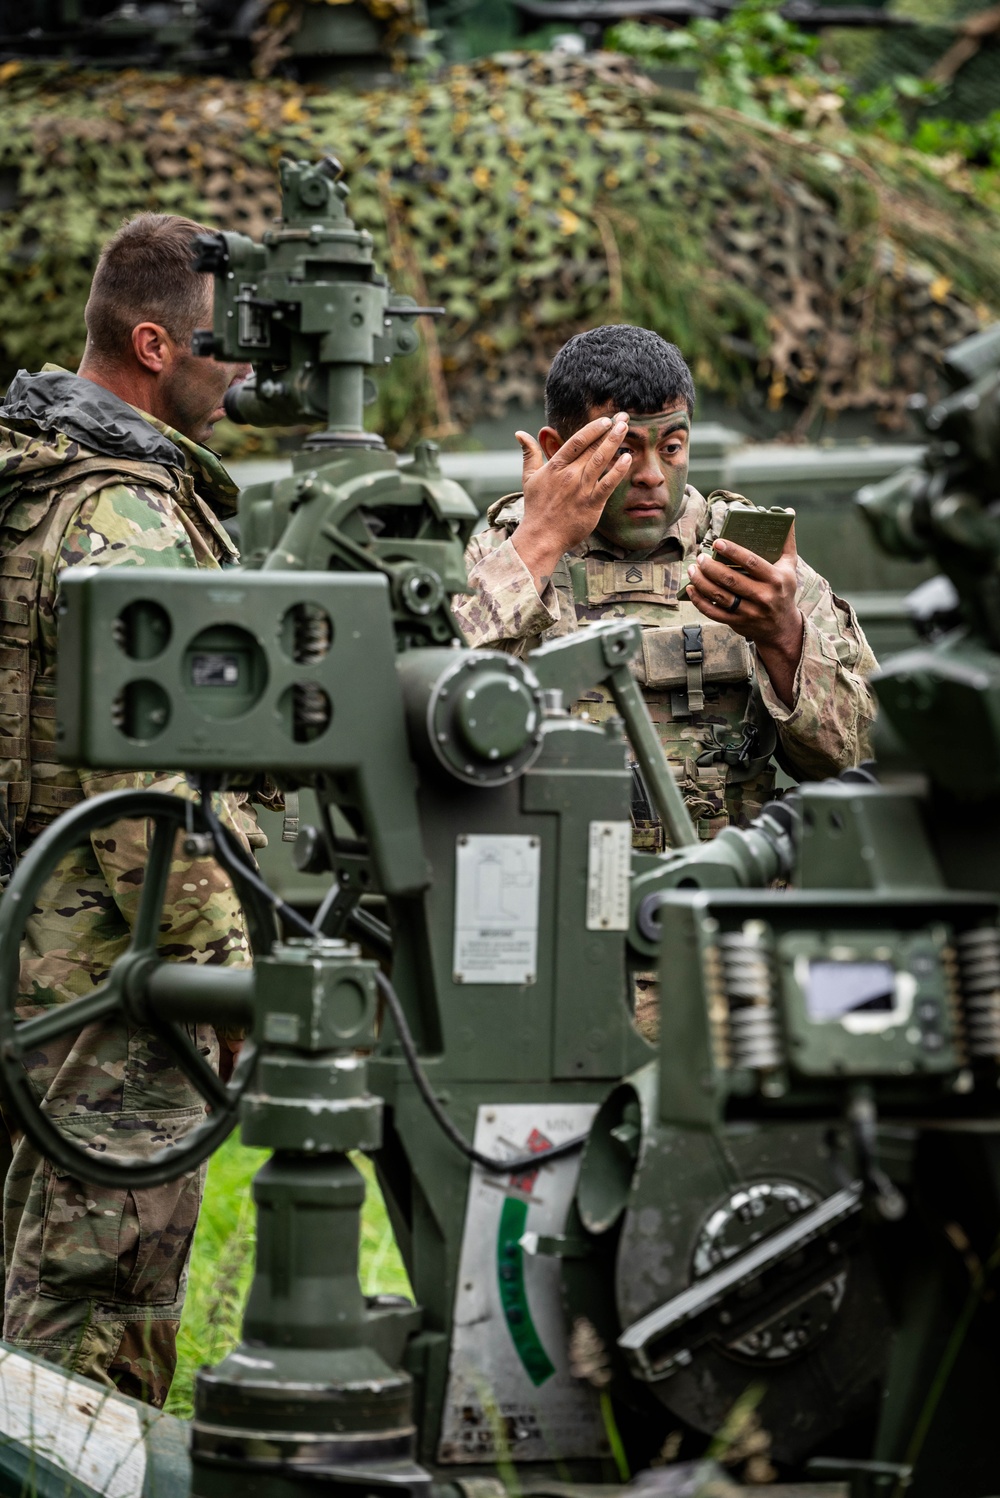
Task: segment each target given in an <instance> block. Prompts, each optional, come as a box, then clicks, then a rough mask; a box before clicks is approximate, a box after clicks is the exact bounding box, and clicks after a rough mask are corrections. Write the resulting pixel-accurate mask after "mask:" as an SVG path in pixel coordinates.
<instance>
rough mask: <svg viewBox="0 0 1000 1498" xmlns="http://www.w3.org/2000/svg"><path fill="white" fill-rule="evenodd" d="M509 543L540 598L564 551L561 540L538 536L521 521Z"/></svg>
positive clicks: (543, 535)
mask: <svg viewBox="0 0 1000 1498" xmlns="http://www.w3.org/2000/svg"><path fill="white" fill-rule="evenodd" d="M511 542H512V544H513V546H514V550H515V551H516V552H517V554H518V556H519V557H520V558H521V561H522V562H523V563H524V565H525V567H527V569H528V571H529V572H530V573H531V577H532V581H533V582H534V584H535V588H536V590H537V592H538V594H539V596H541V594H542V593H543V592H544V590H545V585H546V583H547V582H548V580H549V578H550V577H551V576H552V573H553V572H554V571H555V569H556V567H557V565H558V563H559V562H560V561H561V559H562V557H563V554H564V552H565V550H566V547H565V545H564V544H563V542H562V539H561V538H557V539H553V538H552V536H551V534H549V533H547V532H544V531H543V532H541V534H539V533H538V532H537V531H535V530H534V529H533V528H532V526H531V525H530V524H529V523H528V522H527V520H522V521H521V524H520V525H519V526H518V528H517V530H516V531H515V532H514V534H513V535H512V536H511Z"/></svg>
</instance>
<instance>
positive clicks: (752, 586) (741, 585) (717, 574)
mask: <svg viewBox="0 0 1000 1498" xmlns="http://www.w3.org/2000/svg"><path fill="white" fill-rule="evenodd" d="M691 571H692V572H693V573H695V574H696V575H697V576H699V577H700V578H702V579H704V584H705V587H706V588H707V589H708V590H709V591H711V589H712V588H716V589H721V588H724V589H725V590H726V591H727V592H728V593H729V594H738V595H739V597H740V598H748V599H750V598H752V599H753V600H754V602H755V603H763V602H764V601H765V596H766V594H767V593H768V587H767V584H766V583H762V582H758V581H755V579H754V578H752V577H747V576H746V574H745V573H742V572H734V571H733V570H732V568H731V567H725V566H723V564H722V563H721V562H716V561H713V559H712V558H711V557H709V556H703V557H699V558H698V560H697V562H695V563H694V564H693V565H692V568H691Z"/></svg>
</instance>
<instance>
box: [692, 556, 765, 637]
mask: <svg viewBox="0 0 1000 1498" xmlns="http://www.w3.org/2000/svg"><path fill="white" fill-rule="evenodd" d="M687 596H688V598H690V600H691V602H692V603H693V604H694V606H695V608H698V609H700V610H701V612H702V613H703V614H707V615H708V616H709V617H710V618H712V619H720V620H724V621H725V623H727V624H732V623H733V622H734V620H735V619H736V618H737V617H738V618H739V619H740V620H747V619H754V620H756V619H757V618H758V616H759V613H760V610H759V607H758V605H757V602H756V600H754V599H752V598H747V597H745V596H744V595H742V594H739V593H734V592H730V591H728V590H727V589H725V588H723V587H722V586H721V585H720V584H718V583H711V582H708V581H707V580H706V579H705V578H704V577H700V576H699V575H698V573H697V572H696V571H695V570H693V569H692V572H691V573H690V575H689V577H688V585H687ZM737 598H738V599H739V607H738V608H737V609H734V608H733V604H734V602H735V601H736V599H737Z"/></svg>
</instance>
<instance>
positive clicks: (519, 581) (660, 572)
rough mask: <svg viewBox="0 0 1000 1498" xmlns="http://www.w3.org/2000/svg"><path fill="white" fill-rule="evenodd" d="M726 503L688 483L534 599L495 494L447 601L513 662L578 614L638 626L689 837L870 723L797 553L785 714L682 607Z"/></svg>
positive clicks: (739, 646)
mask: <svg viewBox="0 0 1000 1498" xmlns="http://www.w3.org/2000/svg"><path fill="white" fill-rule="evenodd" d="M737 497H738V496H730V495H726V494H722V493H719V494H717V495H711V496H709V498H708V499H705V498H704V497H703V496H702V495H701V494H699V493H698V491H697V490H696V489H693V488H692V487H691V486H690V485H689V486H688V488H687V489H686V491H685V500H684V507H683V509H682V510H681V513H680V516H679V517H678V519H677V521H676V522H675V523H674V525H673V526H672V527H671V529H670V531H669V533H668V535H667V537H666V539H665V540H664V542H663V543H662V545H661V546H659V547H658V548H657V550H656V551H655V552H654V553H653V554H652V555H651V556H644V557H630V556H628V555H626V553H624V552H622V551H621V550H620V549H619V548H617V547H615V546H612V545H611V544H610V543H608V542H607V541H605V540H604V539H603V538H602V537H600V536H598V535H596V534H595V535H593V536H591V537H590V539H589V540H588V541H586V542H584V543H583V544H582V545H581V546H577V547H575V548H574V549H573V550H572V551H570V552H567V554H566V555H565V556H564V557H563V558H562V561H561V562H560V563H559V565H558V566H557V568H556V570H555V572H554V573H553V574H552V577H551V580H550V581H549V583H548V584H547V585H546V588H545V591H544V593H543V595H542V596H541V597H539V595H538V593H537V591H536V589H535V585H534V583H533V581H532V578H531V574H530V573H529V571H528V569H527V567H526V566H525V565H524V563H523V561H522V560H521V558H520V556H519V555H518V553H517V550H516V548H515V547H514V545H513V543H512V541H511V539H510V537H511V535H512V534H513V532H514V531H515V530H516V529H517V526H518V524H519V522H520V520H521V517H522V514H523V500H522V499H521V496H520V495H512V496H509V497H508V498H506V499H501V500H499V501H498V502H497V503H496V504H495V505H493V506H491V508H490V511H489V516H488V518H489V526H488V527H487V529H486V530H484V531H481V532H480V533H479V534H478V535H475V536H473V538H472V540H471V541H470V543H469V546H468V549H467V551H466V564H467V566H468V569H469V582H470V584H471V585H472V587H474V588H475V593H474V594H472V595H471V596H465V597H462V596H458V597H456V599H455V602H454V610H455V616H456V618H457V619H458V622H459V624H460V625H461V627H462V631H463V633H464V634H465V637H466V639H467V640H468V642H469V644H470V645H473V646H479V647H481V646H496V647H497V648H498V649H501V650H507V651H510V652H512V653H513V654H515V655H522V656H523V655H526V654H527V653H528V652H530V650H531V649H532V647H533V646H534V645H536V644H538V643H539V641H541V640H547V639H551V638H553V637H554V636H556V635H563V634H568V633H571V632H572V631H573V630H575V629H577V628H578V627H579V626H580V625H581V624H585V623H586V622H587V621H588V620H591V619H609V618H610V619H622V618H634V619H638V620H640V621H641V623H642V625H643V649H642V652H641V654H640V655H639V656H638V657H637V658H636V660H635V661H634V662H633V667H632V669H633V671H634V673H635V675H636V676H637V677H638V679H639V681H640V682H641V683H642V685H643V688H644V695H645V698H646V702H647V704H648V706H649V710H650V714H651V716H652V718H653V722H654V723H655V724H656V728H657V731H658V733H659V737H660V741H661V743H662V745H663V748H664V751H665V753H666V755H667V758H668V760H669V761H670V763H671V765H672V767H673V771H674V774H675V776H676V777H677V779H678V781H679V783H680V786H681V790H682V791H683V794H684V799H685V802H686V803H687V807H688V810H689V812H690V813H691V816H692V818H693V819H694V821H695V823H696V825H697V828H698V833H699V836H700V837H702V838H710V837H713V836H714V835H715V833H716V832H718V831H720V830H721V828H723V827H725V826H727V825H728V824H729V823H730V822H732V823H736V824H737V825H745V824H746V822H747V821H749V820H750V819H751V818H752V817H754V816H755V815H756V814H757V812H758V811H759V810H760V808H761V806H762V805H763V804H764V802H765V801H767V800H768V799H769V797H770V796H771V794H772V791H773V789H774V780H775V764H774V754H775V753H777V755H778V757H779V758H780V760H781V762H782V763H783V764H787V767H788V768H789V769H790V770H791V771H792V772H793V774H795V776H796V777H797V778H798V779H803V780H810V779H821V778H823V777H824V776H826V775H835V774H837V773H838V772H839V771H840V770H843V769H845V768H846V767H847V766H848V765H853V764H857V763H858V761H859V760H861V759H864V758H865V757H866V755H867V754H868V752H869V747H868V733H869V727H870V724H871V722H872V719H873V718H874V715H875V706H874V700H873V698H872V695H871V692H870V690H869V688H868V685H867V683H866V681H865V677H866V676H867V675H868V674H869V672H871V671H872V670H873V669H874V668H875V664H876V662H875V657H874V655H873V654H872V652H871V650H870V648H869V646H868V642H867V641H866V639H865V637H864V634H863V633H862V630H861V627H860V625H859V624H858V621H857V618H856V616H855V613H854V610H853V609H852V608H851V607H850V605H849V604H847V603H844V602H843V600H842V599H839V598H837V597H836V596H835V595H834V593H833V592H832V590H831V588H830V585H829V583H827V582H826V581H825V580H824V579H823V578H822V577H820V576H819V575H818V574H817V573H816V572H814V571H813V570H812V568H811V567H809V566H807V565H806V563H805V562H803V561H802V559H801V558H800V559H799V562H798V591H797V594H796V601H797V603H798V606H799V609H800V610H801V612H802V614H803V617H804V620H805V632H804V635H803V642H802V659H801V662H800V665H799V669H798V672H797V674H796V678H795V700H794V702H793V703H792V705H791V706H790V707H789V706H786V704H785V703H784V702H782V700H781V699H780V698H779V697H778V696H777V694H776V693H775V691H774V689H773V687H772V685H771V682H770V680H769V678H768V674H767V671H766V669H765V667H764V665H763V663H762V662H760V661H759V660H757V659H756V656H755V652H754V649H753V646H752V645H749V644H748V643H747V642H746V641H745V640H744V639H743V637H742V636H741V635H738V634H737V633H736V631H735V630H733V629H731V628H730V627H729V626H728V625H727V624H718V623H715V622H713V621H710V620H708V619H706V618H705V616H704V615H703V614H700V613H699V612H698V610H697V609H696V608H695V606H694V604H693V603H691V602H689V601H688V600H687V598H686V596H685V588H686V584H687V574H688V568H689V566H690V565H691V563H692V562H693V561H694V560H695V559H696V558H697V556H698V555H699V554H700V553H701V552H702V551H705V550H707V549H708V548H710V547H711V545H712V542H713V540H714V539H715V537H716V536H718V534H719V531H720V530H721V528H722V522H723V519H724V517H725V513H726V509H727V508H728V505H729V503H730V502H731V500H732V499H733V498H737ZM574 711H576V712H585V713H587V714H588V715H589V716H590V717H591V718H595V719H597V720H602V719H604V718H607V717H609V716H610V715H611V714H613V713H614V712H615V711H616V709H615V707H614V704H613V702H612V699H611V696H610V693H609V692H607V691H606V690H604V689H601V688H596V689H595V690H593V691H591V692H585V693H584V695H583V697H582V698H581V699H580V701H579V702H577V703H576V704H574ZM634 773H635V774H636V782H635V786H636V789H635V794H634V798H633V807H632V820H633V842H634V844H635V846H636V847H637V848H639V849H641V850H644V851H647V852H658V851H659V850H661V849H662V848H663V847H664V845H665V835H664V829H663V827H662V825H661V824H660V822H659V821H658V820H657V819H656V818H655V814H654V812H653V811H652V810H651V809H650V808H649V806H648V802H647V801H646V799H645V791H644V787H643V786H642V784H641V781H640V780H639V779H638V776H637V772H634ZM654 983H655V979H654V978H653V976H652V975H648V976H647V975H640V976H639V981H638V983H637V993H636V1002H637V1008H638V1011H639V1016H638V1017H639V1022H640V1028H642V1029H643V1030H644V1033H649V1034H650V1035H652V1033H653V1032H654V1031H655V1028H656V1022H655V1018H654V1016H653V1015H652V1013H651V1012H650V1011H651V1009H652V1005H653V1004H654V1003H655V989H654Z"/></svg>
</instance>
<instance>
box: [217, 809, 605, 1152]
mask: <svg viewBox="0 0 1000 1498" xmlns="http://www.w3.org/2000/svg"><path fill="white" fill-rule="evenodd" d="M201 809H202V812H203V813H204V816H205V825H206V826H207V827H208V830H209V832H210V833H211V836H212V841H213V843H214V844H215V853H216V857H217V858H218V860H219V862H220V863H221V864H222V866H223V868H225V869H227V870H228V871H229V873H230V874H235V875H236V876H238V877H239V878H241V879H246V880H248V882H249V883H250V884H252V885H253V886H254V887H255V888H256V889H258V890H260V892H261V893H262V894H263V895H265V896H266V897H267V899H268V900H270V902H271V904H272V905H273V906H274V908H275V910H276V911H277V912H278V914H279V915H280V916H281V918H282V920H284V921H287V922H288V923H289V924H290V925H294V926H296V927H298V929H299V931H301V932H302V934H303V936H322V932H321V931H318V930H317V929H316V927H315V926H313V925H310V923H309V922H308V921H307V920H306V919H305V918H304V917H303V916H301V915H299V913H298V911H297V910H293V909H292V907H291V906H290V905H286V904H285V902H284V900H282V899H281V898H280V896H278V895H276V894H275V893H274V890H273V889H270V888H269V887H268V885H267V884H266V883H265V881H264V880H263V879H262V878H261V877H260V875H259V874H258V873H257V871H256V869H252V868H251V867H250V866H249V864H247V863H246V862H245V861H244V859H243V858H242V857H241V856H240V855H239V854H238V853H237V852H236V851H235V849H233V848H231V847H230V845H229V843H228V842H227V841H226V838H225V834H224V833H223V830H222V826H221V824H220V822H219V819H218V817H217V816H216V815H215V812H214V811H213V810H212V807H211V804H210V796H209V794H208V793H204V794H203V795H202V798H201ZM357 913H358V912H354V911H352V915H354V914H357ZM371 920H372V921H373V922H376V923H377V924H378V925H379V926H381V925H382V924H383V923H382V922H381V921H378V920H377V917H374V916H372V917H371ZM375 981H376V982H377V984H378V986H379V988H380V989H381V991H382V994H383V996H384V998H385V1001H386V1003H387V1004H388V1006H389V1012H390V1013H391V1015H392V1018H393V1023H394V1024H395V1026H396V1030H397V1032H398V1035H399V1044H400V1047H401V1049H402V1052H403V1056H404V1058H405V1060H406V1064H407V1066H408V1067H409V1069H410V1075H411V1076H412V1077H413V1080H414V1082H415V1083H416V1086H417V1091H418V1092H419V1093H420V1096H421V1097H422V1098H423V1100H424V1102H425V1104H426V1105H427V1109H428V1111H429V1112H430V1115H431V1117H432V1118H433V1119H434V1122H435V1123H436V1124H437V1126H438V1128H439V1129H440V1130H441V1132H442V1133H443V1134H444V1135H445V1137H446V1138H447V1139H449V1140H450V1141H451V1143H452V1144H453V1145H454V1146H455V1148H456V1149H458V1150H460V1151H461V1152H462V1154H463V1155H464V1156H465V1158H466V1159H467V1160H471V1161H472V1163H473V1165H478V1166H480V1168H481V1169H482V1170H488V1171H490V1172H491V1174H494V1175H510V1174H511V1173H512V1172H515V1171H522V1170H535V1169H537V1167H538V1166H539V1165H546V1164H548V1162H549V1161H550V1160H555V1159H558V1158H559V1157H560V1156H561V1155H571V1154H573V1153H574V1152H575V1151H576V1150H578V1149H582V1148H583V1146H584V1145H585V1144H586V1142H587V1140H588V1138H589V1137H590V1136H589V1135H588V1134H576V1135H574V1137H573V1138H572V1139H565V1140H563V1142H562V1144H552V1145H550V1146H549V1148H548V1149H544V1150H539V1151H538V1154H537V1155H514V1156H513V1157H512V1158H511V1159H509V1160H495V1159H494V1158H493V1156H492V1155H484V1154H482V1153H481V1152H480V1151H479V1150H477V1149H475V1148H474V1147H473V1146H472V1145H471V1144H470V1143H469V1141H468V1140H467V1139H466V1138H465V1136H464V1135H463V1134H461V1133H460V1132H459V1131H458V1129H456V1127H455V1125H454V1124H453V1123H452V1121H451V1119H450V1118H449V1117H448V1115H447V1113H446V1112H445V1111H444V1109H443V1108H442V1107H441V1104H440V1103H439V1102H438V1100H437V1098H436V1097H435V1096H434V1089H433V1088H432V1087H431V1084H430V1081H429V1080H428V1077H427V1073H426V1072H425V1071H424V1069H423V1067H422V1066H421V1064H420V1057H419V1056H418V1055H417V1046H416V1042H415V1041H414V1039H413V1032H412V1030H411V1029H410V1027H409V1025H408V1024H407V1021H406V1014H405V1013H404V1011H403V1006H402V1004H401V1003H400V999H399V995H398V994H397V992H396V990H395V989H394V988H393V986H392V984H391V983H390V982H389V979H388V978H387V977H386V976H385V973H383V972H382V970H381V968H378V967H377V968H376V969H375Z"/></svg>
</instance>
